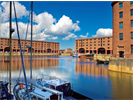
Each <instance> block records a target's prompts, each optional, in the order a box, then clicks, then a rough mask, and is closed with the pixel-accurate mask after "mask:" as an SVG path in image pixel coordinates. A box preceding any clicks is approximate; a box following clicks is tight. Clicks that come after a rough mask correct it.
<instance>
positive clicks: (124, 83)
mask: <svg viewBox="0 0 133 100" xmlns="http://www.w3.org/2000/svg"><path fill="white" fill-rule="evenodd" d="M108 74H109V78H110V79H111V83H112V90H113V91H112V94H113V97H114V98H115V99H126V100H127V99H133V75H132V74H127V73H119V72H113V71H109V72H108Z"/></svg>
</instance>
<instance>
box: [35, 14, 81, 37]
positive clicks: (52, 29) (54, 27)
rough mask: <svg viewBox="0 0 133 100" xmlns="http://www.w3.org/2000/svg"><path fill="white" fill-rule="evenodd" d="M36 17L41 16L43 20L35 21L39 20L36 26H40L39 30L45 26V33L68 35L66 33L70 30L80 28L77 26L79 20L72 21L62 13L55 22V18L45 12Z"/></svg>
mask: <svg viewBox="0 0 133 100" xmlns="http://www.w3.org/2000/svg"><path fill="white" fill-rule="evenodd" d="M36 17H37V18H35V19H38V17H39V18H43V21H42V20H40V22H39V21H36V22H37V23H38V22H39V23H38V27H41V28H40V30H42V29H44V28H45V30H44V32H45V34H50V35H58V36H65V35H68V33H69V32H70V31H72V30H74V31H75V32H76V31H79V30H80V27H79V26H78V23H79V21H77V23H73V22H72V20H71V19H70V18H69V17H68V16H65V15H63V16H62V17H61V18H60V19H59V21H58V22H57V23H56V19H54V18H53V16H52V15H51V14H48V13H47V12H45V13H42V14H41V15H38V16H36ZM45 19H46V20H45ZM54 23H55V24H54Z"/></svg>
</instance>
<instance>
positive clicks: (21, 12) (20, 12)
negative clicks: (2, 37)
mask: <svg viewBox="0 0 133 100" xmlns="http://www.w3.org/2000/svg"><path fill="white" fill-rule="evenodd" d="M9 3H10V2H2V3H1V8H2V11H3V12H2V17H3V21H8V20H9V10H10V9H9ZM15 8H16V13H17V17H18V18H21V17H22V16H27V15H28V11H27V10H26V8H25V6H24V5H21V4H20V3H18V2H15ZM12 18H15V15H14V6H13V3H12Z"/></svg>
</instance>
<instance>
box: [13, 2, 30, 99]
mask: <svg viewBox="0 0 133 100" xmlns="http://www.w3.org/2000/svg"><path fill="white" fill-rule="evenodd" d="M13 5H14V13H15V20H16V27H17V34H18V42H19V47H20V51H21V60H22V66H23V73H24V79H25V83H26V90H27V94H28V99H29V100H30V95H29V90H28V82H27V78H26V72H25V67H24V61H23V53H22V48H21V43H20V36H19V29H18V22H17V14H16V9H15V3H14V1H13Z"/></svg>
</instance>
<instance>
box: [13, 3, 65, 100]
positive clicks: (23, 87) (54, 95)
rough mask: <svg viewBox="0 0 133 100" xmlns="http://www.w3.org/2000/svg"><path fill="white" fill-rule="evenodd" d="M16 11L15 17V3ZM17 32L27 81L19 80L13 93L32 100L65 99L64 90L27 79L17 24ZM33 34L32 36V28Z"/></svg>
mask: <svg viewBox="0 0 133 100" xmlns="http://www.w3.org/2000/svg"><path fill="white" fill-rule="evenodd" d="M13 4H14V2H13ZM31 6H32V7H33V2H31ZM32 9H33V8H32ZM14 12H15V17H16V11H15V4H14ZM31 12H33V11H31ZM32 15H33V13H32V14H31V16H32ZM31 18H32V17H31ZM32 20H33V19H32ZM31 24H32V22H31ZM16 26H17V17H16ZM31 26H32V25H31ZM17 32H18V40H19V46H20V51H21V60H22V66H23V73H24V79H25V83H24V82H21V81H20V80H17V84H16V85H15V86H14V88H13V93H14V96H15V98H16V100H30V99H42V100H46V99H49V100H51V99H56V100H62V99H63V93H62V92H60V91H56V90H52V89H49V88H47V87H40V86H37V85H36V84H34V83H33V82H32V81H27V78H26V73H25V67H24V62H23V54H22V49H21V44H20V37H19V30H18V26H17ZM31 36H32V28H31ZM31 48H32V38H31ZM31 61H32V49H31ZM31 64H32V62H31ZM30 78H31V79H32V65H31V76H30Z"/></svg>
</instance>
